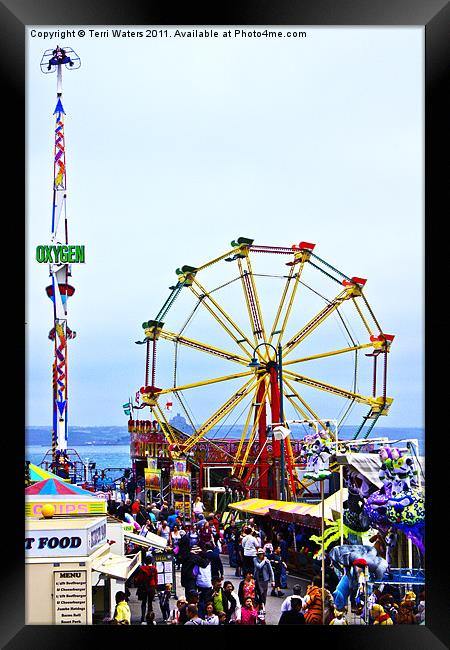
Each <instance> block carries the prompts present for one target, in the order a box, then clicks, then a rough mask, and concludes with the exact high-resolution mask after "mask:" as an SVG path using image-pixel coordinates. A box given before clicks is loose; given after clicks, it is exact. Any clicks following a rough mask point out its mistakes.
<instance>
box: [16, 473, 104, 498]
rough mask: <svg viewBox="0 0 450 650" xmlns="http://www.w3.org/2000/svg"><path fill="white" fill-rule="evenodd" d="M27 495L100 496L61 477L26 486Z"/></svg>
mask: <svg viewBox="0 0 450 650" xmlns="http://www.w3.org/2000/svg"><path fill="white" fill-rule="evenodd" d="M25 496H39V497H41V496H54V497H55V496H61V497H64V496H71V497H84V498H88V497H89V498H90V499H92V498H94V499H95V498H98V497H95V496H94V495H93V494H92V492H89V491H88V490H83V488H80V487H78V485H74V484H73V483H65V482H64V481H63V480H62V479H61V478H47V479H44V480H43V481H38V483H35V484H34V485H30V486H29V487H27V488H25Z"/></svg>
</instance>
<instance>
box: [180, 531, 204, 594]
mask: <svg viewBox="0 0 450 650" xmlns="http://www.w3.org/2000/svg"><path fill="white" fill-rule="evenodd" d="M185 540H186V541H185ZM197 549H198V550H197ZM200 552H201V549H199V547H197V546H194V547H192V549H191V548H190V546H189V537H188V535H183V537H182V538H181V540H180V544H179V557H180V562H181V572H180V583H181V586H182V587H184V590H185V594H186V598H188V597H189V592H190V591H192V590H194V591H195V590H196V588H197V575H198V572H199V567H200V568H205V567H206V566H208V560H207V559H206V558H204V557H201V555H200Z"/></svg>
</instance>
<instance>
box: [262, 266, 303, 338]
mask: <svg viewBox="0 0 450 650" xmlns="http://www.w3.org/2000/svg"><path fill="white" fill-rule="evenodd" d="M296 258H297V255H296ZM305 262H306V259H304V258H303V257H302V258H300V267H299V269H298V271H297V273H296V274H295V276H294V271H295V268H296V267H295V263H296V262H295V260H294V262H293V263H292V265H291V270H290V272H289V276H288V279H287V281H286V285H285V288H284V291H283V295H282V296H281V300H280V305H279V307H278V311H277V315H276V317H275V321H274V324H273V326H272V330H271V333H270V341H269V342H270V343H271V342H272V338H273V337H274V336H275V334H278V340H277V343H276V345H279V343H280V342H281V340H282V338H283V335H284V332H285V331H286V326H287V324H288V321H289V317H290V315H291V311H292V307H293V304H294V300H295V296H296V294H297V289H298V287H299V285H300V278H301V276H302V273H303V268H304V266H305ZM292 279H294V284H293V286H292V291H291V296H290V298H289V302H288V304H287V308H286V312H285V315H284V319H283V323H282V325H281V327H280V329H279V330H277V327H278V322H279V319H280V317H281V314H282V311H283V308H284V303H285V301H286V297H287V295H288V293H289V287H290V283H291V281H292Z"/></svg>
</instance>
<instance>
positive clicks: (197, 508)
mask: <svg viewBox="0 0 450 650" xmlns="http://www.w3.org/2000/svg"><path fill="white" fill-rule="evenodd" d="M204 511H205V506H204V505H203V503H202V500H201V498H200V497H197V498H196V499H195V501H194V504H193V506H192V512H193V513H194V515H195V518H196V519H198V515H202V514H203V513H204Z"/></svg>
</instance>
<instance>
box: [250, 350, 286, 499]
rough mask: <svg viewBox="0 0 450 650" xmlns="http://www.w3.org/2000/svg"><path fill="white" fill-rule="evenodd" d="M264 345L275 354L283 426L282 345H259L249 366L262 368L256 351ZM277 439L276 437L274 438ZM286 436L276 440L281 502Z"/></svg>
mask: <svg viewBox="0 0 450 650" xmlns="http://www.w3.org/2000/svg"><path fill="white" fill-rule="evenodd" d="M262 345H264V346H266V347H269V348H272V350H273V351H274V352H275V370H276V372H277V378H278V388H279V392H280V413H279V419H280V423H281V424H282V423H283V421H284V411H283V360H282V347H281V343H279V344H278V348H275V346H274V345H272V343H265V342H263V343H259V345H257V346H256V347H255V348H253V358H252V360H251V361H250V363H249V364H248V367H249V368H260V367H261V364H260V362H259V361H258V359H257V358H256V350H257V349H258V348H259V347H261V346H262ZM274 437H275V436H274ZM285 437H286V436H284V437H283V438H276V437H275V439H276V440H277V439H280V440H281V445H280V498H281V501H284V500H285V497H286V491H285V458H284V438H285Z"/></svg>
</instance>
